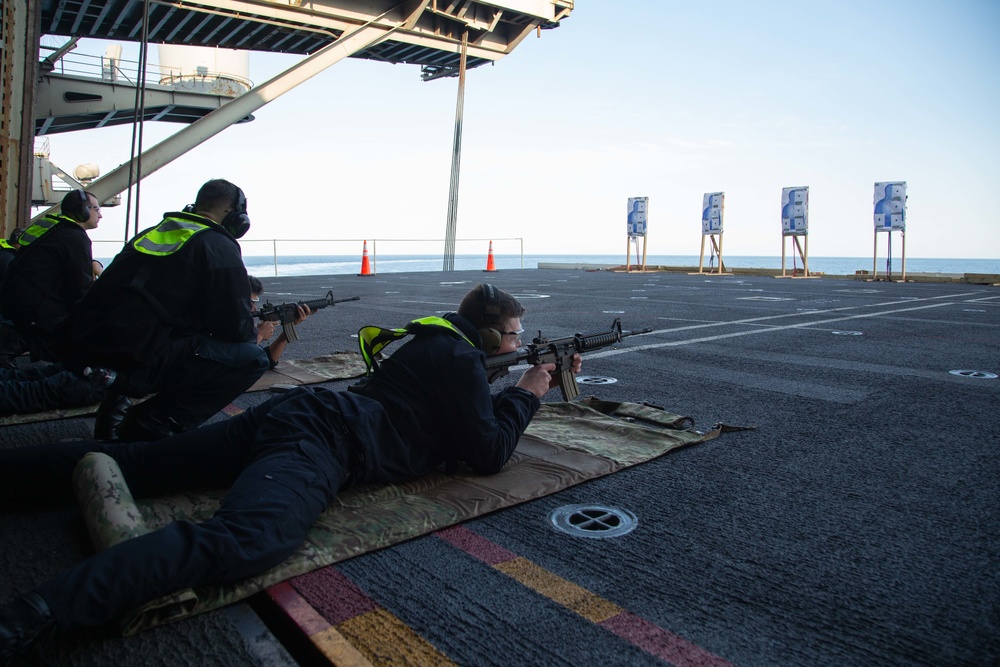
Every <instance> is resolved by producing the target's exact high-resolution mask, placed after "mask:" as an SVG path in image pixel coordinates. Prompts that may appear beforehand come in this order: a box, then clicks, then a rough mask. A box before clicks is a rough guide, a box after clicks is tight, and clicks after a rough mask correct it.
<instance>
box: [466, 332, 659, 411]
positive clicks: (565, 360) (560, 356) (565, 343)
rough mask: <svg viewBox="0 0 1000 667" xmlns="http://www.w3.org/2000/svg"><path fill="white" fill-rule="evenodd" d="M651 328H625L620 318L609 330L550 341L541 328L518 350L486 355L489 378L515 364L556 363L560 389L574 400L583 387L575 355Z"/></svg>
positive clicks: (564, 395)
mask: <svg viewBox="0 0 1000 667" xmlns="http://www.w3.org/2000/svg"><path fill="white" fill-rule="evenodd" d="M650 331H652V329H648V328H647V329H636V330H635V331H623V330H622V323H621V318H618V317H616V318H615V321H614V322H612V323H611V329H610V330H609V331H594V332H590V333H578V334H574V335H572V336H567V337H565V338H557V339H555V340H549V339H548V338H546V337H545V336H543V335H542V332H541V331H539V332H538V336H537V337H536V338H535V339H534V340H533V341H532V342H531V343H530V344H529V345H525V346H524V347H522V348H519V349H518V350H516V351H514V352H508V353H506V354H497V355H493V356H490V357H486V377H487V378H488V379H489V381H490V382H493V381H494V380H496V379H497V378H498V377H503V376H504V375H506V374H507V372H508V369H509V368H510V367H511V366H516V365H518V364H520V363H528V364H530V365H532V366H537V365H538V364H552V363H554V364H555V365H556V371H555V372H556V373H558V374H559V390H560V391H561V392H562V397H563V400H564V401H572V400H573V399H574V398H576V397H577V396H579V395H580V387H579V385H577V383H576V376H575V375H574V374H573V371H572V368H571V364H572V358H573V355H574V354H576V353H578V352H580V353H582V352H589V351H592V350H597V349H600V348H602V347H607V346H609V345H613V344H615V343H620V342H621V341H622V339H623V338H626V337H628V336H635V335H636V334H643V333H649V332H650Z"/></svg>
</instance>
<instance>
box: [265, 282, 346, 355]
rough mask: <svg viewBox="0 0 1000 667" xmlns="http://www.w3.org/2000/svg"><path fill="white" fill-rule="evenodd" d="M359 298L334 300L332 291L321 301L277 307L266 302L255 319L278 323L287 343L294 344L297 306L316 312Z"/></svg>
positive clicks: (286, 304) (279, 305)
mask: <svg viewBox="0 0 1000 667" xmlns="http://www.w3.org/2000/svg"><path fill="white" fill-rule="evenodd" d="M360 300H361V297H360V296H349V297H347V298H344V299H334V298H333V290H330V291H329V292H327V293H326V296H325V297H323V298H322V299H314V300H313V301H297V302H295V303H281V304H278V305H277V306H275V305H272V304H271V302H270V301H268V302H266V303H265V304H264V306H263V307H262V308H260V309H259V310H258V311H257V317H259V318H260V321H261V322H278V323H280V324H281V328H282V329H283V330H284V332H285V338H287V339H288V342H289V343H294V342H295V341H297V340H298V339H299V334H298V332H297V331H296V330H295V320H296V319H297V318H298V315H299V312H298V311H299V306H307V307H308V308H309V310H312V311H316V310H320V309H322V308H326V307H327V306H332V305H334V304H336V303H344V302H345V301H360Z"/></svg>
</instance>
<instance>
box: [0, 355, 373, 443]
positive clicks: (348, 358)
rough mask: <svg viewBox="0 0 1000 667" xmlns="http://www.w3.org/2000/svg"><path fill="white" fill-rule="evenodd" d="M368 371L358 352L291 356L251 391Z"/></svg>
mask: <svg viewBox="0 0 1000 667" xmlns="http://www.w3.org/2000/svg"><path fill="white" fill-rule="evenodd" d="M364 374H365V362H364V360H363V359H362V358H361V355H360V354H358V353H357V352H334V353H333V354H327V355H323V356H320V357H314V358H312V359H290V360H288V361H279V362H278V365H277V366H275V367H274V368H272V369H270V370H268V371H266V372H265V373H264V375H262V376H261V378H260V379H259V380H257V382H256V383H254V385H253V386H252V387H250V388H249V389H247V391H264V390H266V389H270V388H271V387H272V386H274V385H276V384H293V385H301V384H316V383H318V382H328V381H330V380H348V379H350V378H356V377H361V376H362V375H364ZM96 412H97V404H96V403H95V404H93V405H83V406H80V407H76V408H60V409H58V410H45V411H43V412H32V413H27V414H23V415H8V416H6V417H0V426H6V425H9V424H28V423H31V422H40V421H48V420H50V419H68V418H69V417H89V416H90V415H93V414H95V413H96Z"/></svg>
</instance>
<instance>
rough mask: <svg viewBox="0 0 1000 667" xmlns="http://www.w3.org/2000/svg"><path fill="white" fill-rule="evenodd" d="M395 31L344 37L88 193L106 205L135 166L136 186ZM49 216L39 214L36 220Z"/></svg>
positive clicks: (368, 29)
mask: <svg viewBox="0 0 1000 667" xmlns="http://www.w3.org/2000/svg"><path fill="white" fill-rule="evenodd" d="M394 31H395V28H388V29H387V28H385V27H382V26H377V25H374V24H367V25H364V26H362V27H360V28H358V29H357V30H355V31H354V32H352V33H349V34H345V35H342V36H341V37H340V39H338V40H337V41H335V42H333V43H332V44H330V45H329V46H327V47H325V48H323V49H321V50H319V51H317V52H316V53H314V54H313V55H311V56H309V57H307V58H305V59H303V60H301V61H299V62H298V63H296V64H295V65H293V66H291V67H289V68H288V69H287V70H285V71H284V72H282V73H281V74H278V75H277V76H275V77H273V78H272V79H270V80H269V81H267V82H265V83H263V84H261V85H260V86H257V87H256V88H253V89H251V90H249V91H247V92H246V93H244V94H242V95H240V96H239V97H237V98H236V99H234V100H233V101H231V102H229V103H228V104H226V105H224V106H222V107H221V108H219V109H216V110H215V111H213V112H211V113H210V114H208V115H207V116H205V117H204V118H202V119H200V120H198V121H196V122H194V123H192V124H191V125H188V126H187V127H185V128H183V129H181V130H179V131H178V132H177V133H176V134H174V135H172V136H171V137H169V138H168V139H165V140H163V141H161V142H160V143H158V144H157V145H155V146H153V147H152V148H150V149H149V150H147V151H145V152H144V153H143V154H142V155H141V156H137V157H136V158H135V159H134V160H132V161H129V162H126V163H124V164H122V165H121V166H119V167H117V168H115V169H114V170H112V171H110V172H108V174H107V175H105V176H104V177H102V178H100V179H98V180H96V181H94V182H93V183H91V184H90V186H89V187H88V188H87V189H88V191H90V192H93V193H94V196H95V197H97V200H98V201H104V200H106V199H109V198H111V197H113V196H115V195H117V194H119V193H121V192H123V191H124V190H125V189H126V188H128V185H129V174H130V172H133V170H134V169H135V167H134V164H136V163H141V165H142V173H141V174H138V177H134V178H133V179H132V180H133V182H135V181H138V180H141V179H142V178H145V177H146V176H149V175H150V174H152V173H153V172H155V171H157V170H158V169H160V168H161V167H164V166H166V165H167V164H169V163H170V162H172V161H174V160H176V159H177V158H178V157H180V156H181V155H184V153H186V152H188V151H189V150H191V149H192V148H194V147H196V146H198V145H199V144H201V143H203V142H204V141H206V140H208V139H210V138H211V137H213V136H215V135H216V134H218V133H219V132H221V131H223V130H224V129H226V128H227V127H229V126H230V125H232V124H234V123H236V122H237V121H239V120H240V119H242V118H244V117H246V116H247V115H249V114H251V113H253V112H254V111H256V110H257V109H259V108H261V107H262V106H264V105H265V104H267V103H268V102H270V101H272V100H274V99H276V98H278V97H279V96H281V95H283V94H285V93H287V92H288V91H289V90H291V89H292V88H294V87H296V86H298V85H299V84H301V83H303V82H305V81H307V80H309V79H310V78H312V77H313V76H315V75H316V74H319V73H320V72H322V71H323V70H325V69H326V68H328V67H330V66H331V65H334V64H336V63H338V62H340V61H341V60H343V59H344V58H347V57H348V56H350V55H352V54H354V53H356V52H358V51H360V50H362V49H365V48H368V47H369V46H372V45H373V44H376V43H378V42H380V41H382V40H383V39H385V38H386V37H388V36H389V35H391V34H392V33H393V32H394ZM133 173H134V172H133ZM50 210H51V209H50ZM48 212H49V211H44V212H42V213H40V214H39V215H38V216H36V219H37V218H39V217H42V216H44V215H46V214H47V213H48Z"/></svg>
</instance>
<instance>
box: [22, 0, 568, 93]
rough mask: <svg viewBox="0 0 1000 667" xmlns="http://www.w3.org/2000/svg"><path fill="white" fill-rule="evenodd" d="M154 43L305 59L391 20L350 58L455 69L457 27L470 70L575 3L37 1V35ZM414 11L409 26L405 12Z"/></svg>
mask: <svg viewBox="0 0 1000 667" xmlns="http://www.w3.org/2000/svg"><path fill="white" fill-rule="evenodd" d="M147 5H148V11H149V16H148V20H147V21H146V22H145V25H146V26H147V35H146V36H145V39H146V41H148V42H149V43H156V44H177V45H189V46H216V47H221V48H227V49H240V50H250V51H266V52H273V53H291V54H299V55H308V54H311V53H314V52H316V51H318V50H320V49H322V48H323V47H325V46H327V45H328V44H330V43H332V42H333V41H335V40H336V39H337V38H338V37H340V36H341V35H342V34H343V33H344V32H345V31H350V30H352V29H354V28H358V27H361V26H363V25H365V24H366V23H368V22H375V23H380V24H384V25H387V26H393V25H395V26H396V30H395V32H394V33H393V35H392V36H390V37H389V38H388V39H386V40H384V41H382V42H380V43H378V44H375V45H373V46H371V47H370V48H367V49H364V50H362V51H359V52H357V53H355V54H353V56H352V57H355V58H365V59H370V60H379V61H384V62H389V63H407V64H413V65H420V66H421V67H422V68H423V76H424V78H434V77H436V76H440V75H448V74H453V73H456V72H457V70H458V67H459V61H460V58H461V51H460V45H461V41H462V35H463V33H464V32H465V31H466V30H468V32H469V38H468V39H469V51H468V60H467V65H466V66H467V67H477V66H479V65H483V64H485V63H488V62H492V61H493V60H497V59H499V58H501V57H503V56H504V55H506V54H507V53H509V52H510V51H511V50H513V48H514V47H515V46H516V45H517V44H518V43H519V42H520V41H521V40H522V39H524V38H525V37H526V36H527V35H528V34H529V33H530V32H531V31H533V30H535V29H546V28H554V27H557V26H558V25H559V20H560V19H561V18H564V17H565V16H568V15H569V13H570V12H571V11H572V9H573V2H572V0H499V1H498V2H492V3H486V2H474V1H468V0H463V1H451V0H408V1H406V2H391V1H389V2H386V1H382V2H378V1H368V2H362V1H357V0H356V1H353V2H352V1H349V0H339V1H338V0H325V1H315V2H310V1H309V0H256V1H247V0H202V1H201V2H187V1H186V0H176V1H170V0H152V1H148V0H41V26H40V27H41V33H42V34H47V35H59V36H66V37H83V38H94V39H107V40H116V41H129V42H139V41H142V40H143V13H144V11H145V10H146V7H147ZM421 6H423V9H422V10H421V11H419V14H418V18H417V20H416V21H415V23H412V24H406V23H403V22H404V17H410V16H413V15H414V12H415V10H420V8H421Z"/></svg>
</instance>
